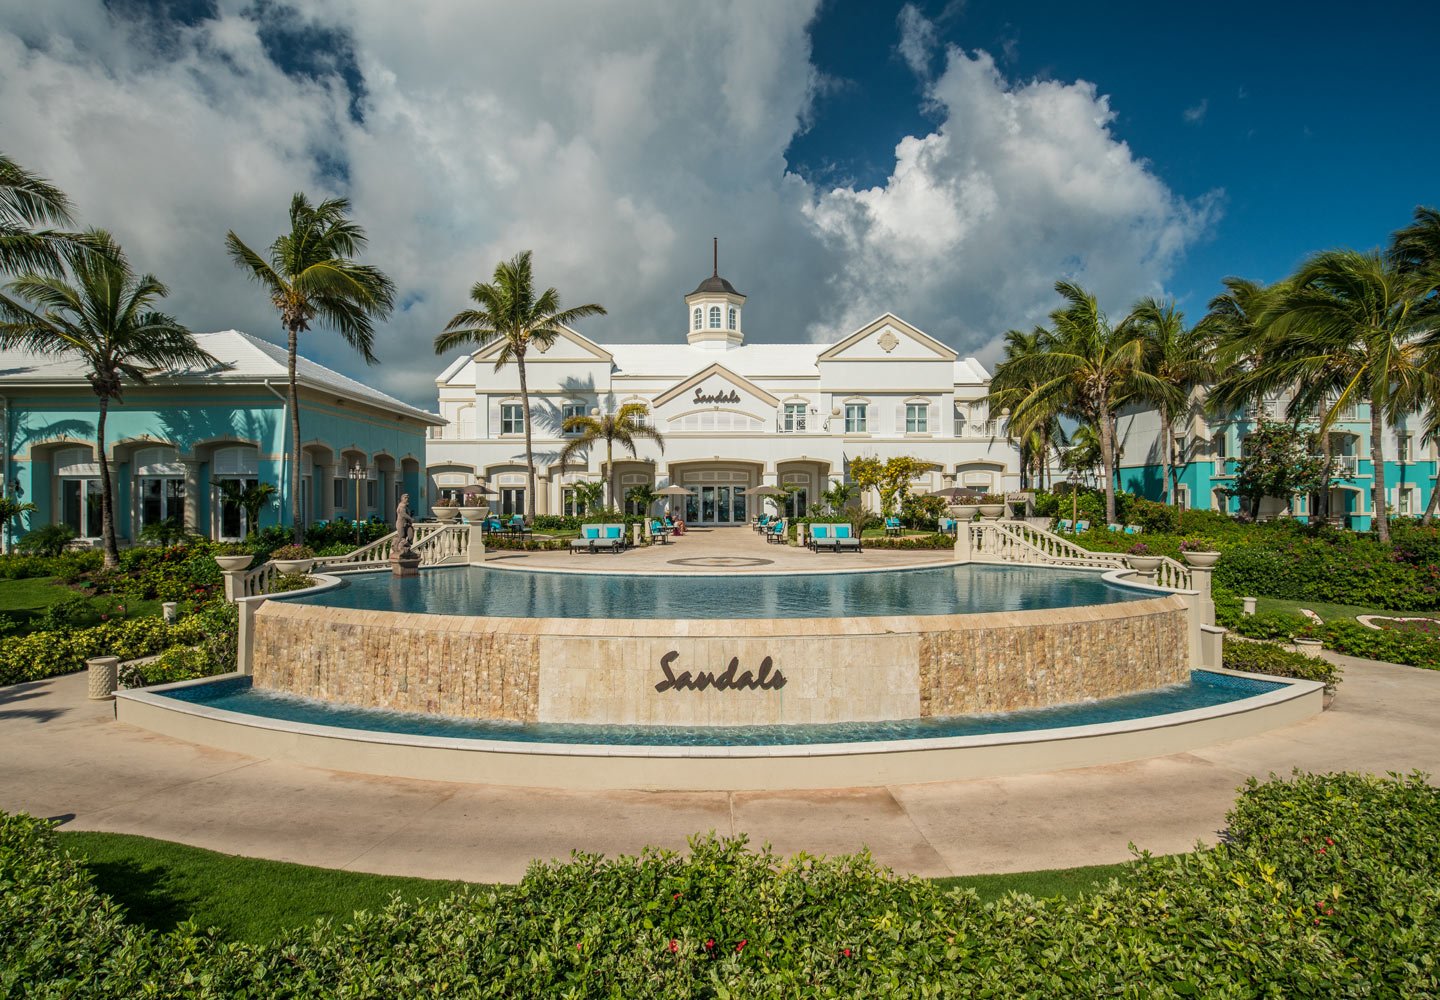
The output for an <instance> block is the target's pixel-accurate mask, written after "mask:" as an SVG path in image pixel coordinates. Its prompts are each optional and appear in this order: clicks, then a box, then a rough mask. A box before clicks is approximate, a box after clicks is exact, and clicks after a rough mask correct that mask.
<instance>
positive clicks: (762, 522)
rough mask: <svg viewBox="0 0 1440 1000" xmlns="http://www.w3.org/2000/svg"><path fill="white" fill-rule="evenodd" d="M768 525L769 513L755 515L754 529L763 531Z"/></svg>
mask: <svg viewBox="0 0 1440 1000" xmlns="http://www.w3.org/2000/svg"><path fill="white" fill-rule="evenodd" d="M768 527H770V515H769V514H761V515H760V516H759V517H757V518H756V519H755V530H756V531H764V530H765V529H766V528H768Z"/></svg>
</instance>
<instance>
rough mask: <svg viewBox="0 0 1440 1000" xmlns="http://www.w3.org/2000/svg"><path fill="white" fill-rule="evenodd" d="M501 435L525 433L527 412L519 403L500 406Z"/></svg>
mask: <svg viewBox="0 0 1440 1000" xmlns="http://www.w3.org/2000/svg"><path fill="white" fill-rule="evenodd" d="M500 433H501V434H524V433H525V410H524V408H523V407H522V406H521V405H520V404H519V403H501V404H500Z"/></svg>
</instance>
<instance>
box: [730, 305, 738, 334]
mask: <svg viewBox="0 0 1440 1000" xmlns="http://www.w3.org/2000/svg"><path fill="white" fill-rule="evenodd" d="M739 319H740V310H739V309H736V308H735V307H734V306H731V307H730V329H732V330H733V329H735V324H736V323H737V322H738V321H739Z"/></svg>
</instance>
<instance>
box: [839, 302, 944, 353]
mask: <svg viewBox="0 0 1440 1000" xmlns="http://www.w3.org/2000/svg"><path fill="white" fill-rule="evenodd" d="M957 357H959V355H958V354H956V353H955V351H954V350H952V349H951V348H949V347H947V346H946V345H944V344H942V343H941V342H940V341H938V340H936V339H935V338H934V337H932V336H930V335H929V334H928V333H925V332H924V331H922V330H919V329H917V328H916V327H913V326H911V325H910V324H909V323H907V322H905V321H904V320H903V319H901V318H900V317H899V316H896V315H895V314H894V313H886V314H885V315H883V316H881V317H879V318H878V319H874V320H871V321H870V322H869V323H867V324H865V325H864V326H862V327H861V328H860V329H858V330H856V331H855V332H854V333H852V334H850V336H848V337H846V338H845V339H844V340H842V341H840V342H839V343H838V344H836V345H834V346H833V347H831V348H830V349H829V350H827V351H825V352H824V353H823V354H821V355H820V357H819V358H818V359H817V360H819V361H949V362H954V361H955V359H956V358H957Z"/></svg>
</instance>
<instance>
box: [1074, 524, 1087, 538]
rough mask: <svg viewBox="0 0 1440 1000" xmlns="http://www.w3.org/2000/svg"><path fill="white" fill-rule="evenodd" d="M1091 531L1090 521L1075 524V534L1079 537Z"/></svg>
mask: <svg viewBox="0 0 1440 1000" xmlns="http://www.w3.org/2000/svg"><path fill="white" fill-rule="evenodd" d="M1089 530H1090V522H1089V521H1076V522H1075V534H1077V535H1078V534H1080V533H1082V532H1085V531H1089Z"/></svg>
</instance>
